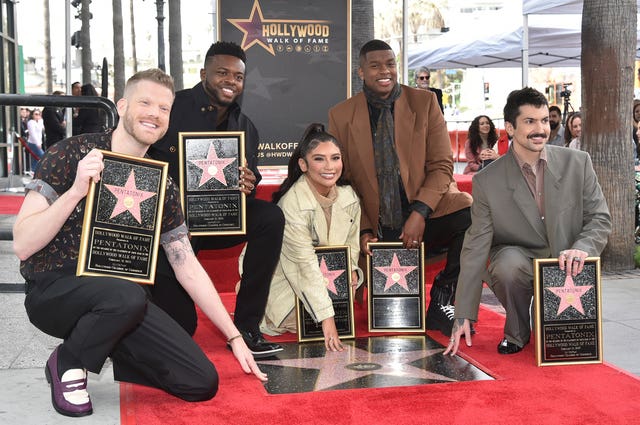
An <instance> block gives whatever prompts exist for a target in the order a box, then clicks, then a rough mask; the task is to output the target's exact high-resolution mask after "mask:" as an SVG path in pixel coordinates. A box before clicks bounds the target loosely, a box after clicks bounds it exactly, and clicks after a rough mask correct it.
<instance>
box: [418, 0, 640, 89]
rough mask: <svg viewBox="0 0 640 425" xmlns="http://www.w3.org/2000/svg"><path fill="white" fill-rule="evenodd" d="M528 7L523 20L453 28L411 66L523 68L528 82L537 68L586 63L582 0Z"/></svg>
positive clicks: (542, 1)
mask: <svg viewBox="0 0 640 425" xmlns="http://www.w3.org/2000/svg"><path fill="white" fill-rule="evenodd" d="M638 3H640V0H638ZM522 10H523V21H522V23H521V24H518V23H512V24H511V25H507V26H506V27H503V28H498V29H495V23H494V25H493V27H491V26H488V27H486V28H473V31H463V33H461V32H458V33H455V32H453V31H452V32H450V33H447V34H445V35H442V36H440V37H438V38H437V39H435V40H433V42H428V43H425V45H424V46H420V47H419V48H416V49H413V50H410V51H409V52H408V66H409V68H417V67H420V66H427V67H430V68H474V67H501V68H502V67H521V68H522V83H523V86H525V85H527V83H528V81H527V79H528V69H529V68H530V67H532V66H535V67H550V66H553V67H562V66H565V67H566V66H580V54H581V45H582V36H581V25H582V24H581V20H582V17H581V14H582V1H579V0H523V2H522ZM539 15H545V16H539ZM550 15H556V16H550ZM530 18H531V19H530ZM637 39H638V40H639V41H640V34H638V36H637ZM639 45H640V43H639ZM636 52H637V51H636ZM636 58H638V53H636Z"/></svg>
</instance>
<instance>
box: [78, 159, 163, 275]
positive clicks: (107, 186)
mask: <svg viewBox="0 0 640 425" xmlns="http://www.w3.org/2000/svg"><path fill="white" fill-rule="evenodd" d="M102 155H103V158H104V160H103V161H104V169H103V171H102V178H101V179H100V181H99V182H98V183H94V184H92V185H91V186H90V188H89V193H88V195H87V201H86V207H85V215H84V221H83V225H82V236H81V239H80V255H79V259H78V268H77V270H76V274H77V275H78V276H81V275H94V276H95V275H109V276H117V277H122V278H125V279H130V280H133V281H135V282H138V283H146V284H153V282H154V280H155V271H156V259H157V254H158V246H159V242H160V225H161V220H162V210H163V207H164V195H165V188H166V182H167V173H168V164H167V163H166V162H161V161H155V160H151V159H147V158H138V157H132V156H128V155H122V154H117V153H114V152H109V151H102Z"/></svg>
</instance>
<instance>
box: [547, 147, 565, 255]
mask: <svg viewBox="0 0 640 425" xmlns="http://www.w3.org/2000/svg"><path fill="white" fill-rule="evenodd" d="M562 167H563V164H562V163H560V162H559V160H558V158H557V156H556V155H555V154H554V149H553V148H549V149H547V166H546V167H545V170H544V215H545V218H544V220H545V224H546V227H547V234H548V235H553V234H554V233H555V229H556V226H557V224H558V217H559V216H560V205H561V202H558V201H560V200H561V198H560V197H561V196H562V195H561V193H560V177H561V173H560V171H561V170H562ZM550 242H551V241H550ZM552 248H554V247H552Z"/></svg>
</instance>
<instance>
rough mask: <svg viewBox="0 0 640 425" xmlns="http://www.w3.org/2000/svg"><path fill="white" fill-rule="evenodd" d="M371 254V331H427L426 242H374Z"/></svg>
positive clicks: (369, 280) (369, 258) (369, 296)
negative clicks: (410, 245) (411, 244)
mask: <svg viewBox="0 0 640 425" xmlns="http://www.w3.org/2000/svg"><path fill="white" fill-rule="evenodd" d="M369 249H370V250H371V253H372V255H371V256H367V277H368V279H367V285H368V286H367V288H368V298H369V299H368V315H369V331H370V332H390V331H397V332H424V331H425V294H424V260H423V259H424V245H423V244H420V248H415V249H405V248H404V247H403V246H402V243H401V242H376V243H370V244H369Z"/></svg>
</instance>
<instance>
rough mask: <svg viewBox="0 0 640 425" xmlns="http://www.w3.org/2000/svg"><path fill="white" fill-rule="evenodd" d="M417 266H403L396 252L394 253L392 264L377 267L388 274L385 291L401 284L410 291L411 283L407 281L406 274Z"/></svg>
mask: <svg viewBox="0 0 640 425" xmlns="http://www.w3.org/2000/svg"><path fill="white" fill-rule="evenodd" d="M415 268H416V266H401V265H400V260H398V256H397V255H396V254H393V259H392V260H391V265H390V266H385V267H376V268H375V269H376V270H378V271H379V272H380V273H383V274H384V275H385V276H387V282H386V283H385V285H384V290H385V291H386V290H387V289H389V288H391V287H392V286H393V285H400V286H402V287H403V288H404V289H406V290H407V291H408V290H409V285H408V283H407V278H406V276H407V275H408V274H409V273H411V272H412V271H413V270H414V269H415Z"/></svg>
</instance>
